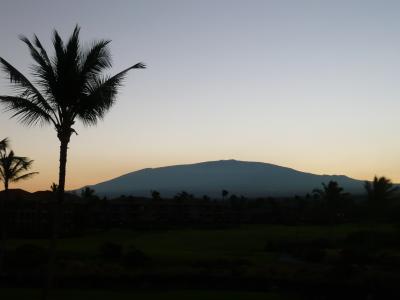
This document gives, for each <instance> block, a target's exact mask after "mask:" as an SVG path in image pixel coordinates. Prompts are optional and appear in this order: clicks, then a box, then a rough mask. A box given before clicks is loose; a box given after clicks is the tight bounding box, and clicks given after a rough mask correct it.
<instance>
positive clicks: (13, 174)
mask: <svg viewBox="0 0 400 300" xmlns="http://www.w3.org/2000/svg"><path fill="white" fill-rule="evenodd" d="M32 163H33V160H30V159H29V158H27V157H22V156H15V154H14V151H12V150H11V151H10V152H8V153H7V151H6V150H5V151H3V152H1V153H0V180H1V181H2V182H3V184H4V190H5V191H8V188H9V184H10V183H11V182H18V181H21V180H26V179H29V178H31V177H32V176H34V175H36V174H38V173H37V172H30V173H26V172H27V171H29V170H30V169H31V167H32Z"/></svg>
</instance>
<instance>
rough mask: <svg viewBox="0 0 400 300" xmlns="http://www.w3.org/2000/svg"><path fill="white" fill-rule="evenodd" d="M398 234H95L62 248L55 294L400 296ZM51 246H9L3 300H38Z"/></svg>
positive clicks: (315, 229)
mask: <svg viewBox="0 0 400 300" xmlns="http://www.w3.org/2000/svg"><path fill="white" fill-rule="evenodd" d="M398 232H399V231H398V229H397V228H396V227H395V226H392V225H382V224H381V225H372V224H348V225H337V226H278V225H248V226H241V227H236V228H230V229H213V230H211V229H209V230H197V229H196V230H195V229H185V230H184V229H175V230H165V231H163V230H158V231H154V230H149V231H134V230H122V229H114V230H107V231H93V232H91V233H88V234H86V235H85V236H82V237H79V238H64V239H61V240H60V241H59V247H58V249H59V253H58V266H57V281H56V285H57V289H56V290H55V291H53V293H54V295H55V296H56V297H55V299H132V298H137V299H233V300H235V299H331V298H332V299H334V298H337V297H344V296H343V295H347V296H351V297H352V298H353V299H368V297H371V296H372V295H374V296H375V297H376V295H377V294H379V295H382V294H384V293H389V292H396V291H397V282H399V280H400V276H399V272H398V268H399V266H400V239H399V238H398V237H400V234H399V233H398ZM47 243H48V242H47V240H42V239H31V240H27V239H24V240H21V239H18V240H16V239H14V240H10V241H9V242H8V248H9V256H8V258H9V259H8V261H7V265H8V270H9V271H10V274H11V275H10V276H9V278H8V279H7V282H6V283H5V284H4V285H3V286H4V288H2V289H1V290H0V293H1V294H2V297H1V299H39V295H40V286H41V283H42V276H43V272H44V271H43V270H44V263H43V261H44V260H42V259H41V257H43V256H44V255H43V253H42V251H44V249H45V247H46V246H47ZM10 286H11V287H12V288H10ZM370 299H375V298H370Z"/></svg>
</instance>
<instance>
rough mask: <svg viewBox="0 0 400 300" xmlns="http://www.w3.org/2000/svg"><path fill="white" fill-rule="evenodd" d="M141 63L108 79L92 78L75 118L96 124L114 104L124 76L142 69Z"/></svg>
mask: <svg viewBox="0 0 400 300" xmlns="http://www.w3.org/2000/svg"><path fill="white" fill-rule="evenodd" d="M145 67H146V66H145V65H144V64H143V63H137V64H135V65H133V66H131V67H129V68H127V69H125V70H123V71H121V72H119V73H118V74H116V75H114V76H113V77H110V78H103V79H99V78H94V79H92V80H89V81H88V83H87V86H86V91H85V92H86V94H87V96H86V97H84V98H83V99H82V100H81V101H80V103H79V106H78V107H77V110H76V111H75V114H76V116H78V118H79V119H81V121H82V122H83V123H84V124H85V125H91V124H96V123H97V121H98V120H99V119H102V118H103V117H104V114H105V113H106V112H107V111H108V110H109V109H110V107H111V106H112V105H113V104H114V101H115V96H116V95H117V92H118V88H119V87H120V86H121V84H122V81H123V80H124V78H125V76H126V74H127V73H128V72H129V71H130V70H132V69H144V68H145Z"/></svg>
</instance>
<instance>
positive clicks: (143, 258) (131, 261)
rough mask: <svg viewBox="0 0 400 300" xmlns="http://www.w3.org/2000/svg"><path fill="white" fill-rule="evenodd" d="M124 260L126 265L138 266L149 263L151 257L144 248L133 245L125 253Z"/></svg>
mask: <svg viewBox="0 0 400 300" xmlns="http://www.w3.org/2000/svg"><path fill="white" fill-rule="evenodd" d="M123 260H124V265H125V266H126V267H138V266H143V265H145V264H147V263H148V262H149V261H150V258H149V257H148V256H147V255H146V254H145V253H144V252H143V251H142V250H139V249H137V248H135V247H134V246H131V247H130V248H129V250H128V251H127V252H126V253H125V255H124V258H123Z"/></svg>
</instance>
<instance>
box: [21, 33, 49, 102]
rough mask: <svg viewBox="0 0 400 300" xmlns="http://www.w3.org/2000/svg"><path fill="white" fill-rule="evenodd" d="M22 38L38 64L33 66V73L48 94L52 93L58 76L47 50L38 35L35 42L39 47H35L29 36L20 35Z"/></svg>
mask: <svg viewBox="0 0 400 300" xmlns="http://www.w3.org/2000/svg"><path fill="white" fill-rule="evenodd" d="M20 40H21V41H23V42H24V43H25V44H26V45H27V46H28V48H29V50H30V54H31V56H32V58H33V59H34V60H35V62H36V63H37V65H34V66H33V67H32V69H33V72H34V73H33V75H34V76H35V78H36V80H37V83H38V84H39V85H40V86H41V87H42V88H43V89H44V90H45V91H46V93H47V95H51V94H52V93H53V91H54V87H55V83H56V78H55V74H54V70H53V66H52V64H51V61H50V59H49V57H48V55H47V52H46V50H45V49H44V48H43V46H42V44H41V43H40V41H39V39H38V37H37V36H36V35H35V38H34V43H35V45H36V47H37V48H38V49H36V48H35V46H34V45H33V44H32V42H31V41H30V40H29V39H28V38H27V37H25V36H20Z"/></svg>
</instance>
